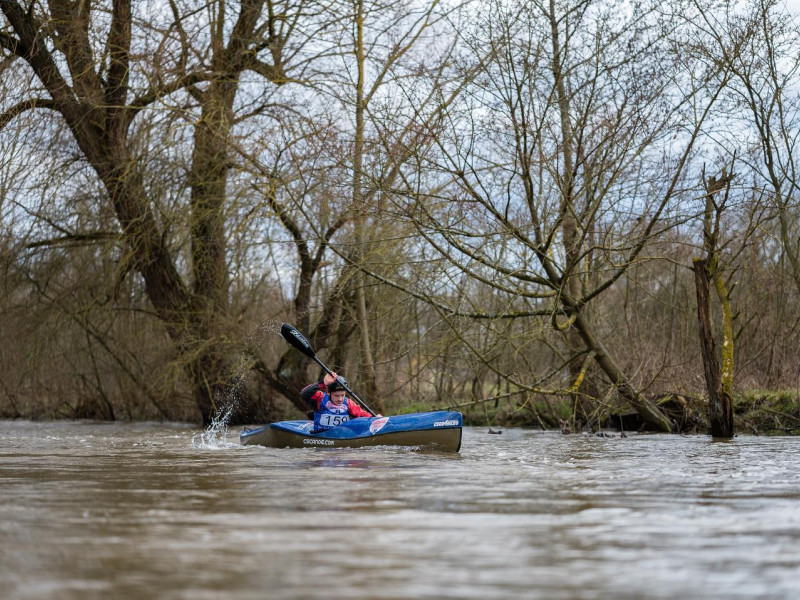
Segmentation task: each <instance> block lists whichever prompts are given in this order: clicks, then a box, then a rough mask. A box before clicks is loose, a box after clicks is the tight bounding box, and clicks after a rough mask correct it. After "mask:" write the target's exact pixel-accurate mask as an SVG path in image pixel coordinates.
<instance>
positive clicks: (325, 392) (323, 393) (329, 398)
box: [300, 373, 381, 432]
mask: <svg viewBox="0 0 800 600" xmlns="http://www.w3.org/2000/svg"><path fill="white" fill-rule="evenodd" d="M346 385H347V380H346V379H345V378H344V377H339V376H338V375H337V374H336V373H331V374H328V373H326V374H325V377H323V378H322V381H319V382H317V383H312V384H311V385H307V386H306V387H304V388H303V389H302V390H300V396H301V397H302V398H303V400H305V401H306V402H307V403H308V405H309V407H312V408H313V410H314V417H313V418H314V431H315V432H316V431H325V430H326V429H331V428H332V427H336V426H337V425H341V424H342V423H345V422H347V421H349V420H350V419H351V418H356V417H372V415H371V414H370V413H368V412H367V411H366V410H364V409H363V408H361V407H360V406H359V405H358V403H357V402H355V401H354V400H351V399H350V398H348V397H347V391H346V390H345V386H346ZM309 416H310V415H309ZM375 416H376V417H380V416H381V415H375Z"/></svg>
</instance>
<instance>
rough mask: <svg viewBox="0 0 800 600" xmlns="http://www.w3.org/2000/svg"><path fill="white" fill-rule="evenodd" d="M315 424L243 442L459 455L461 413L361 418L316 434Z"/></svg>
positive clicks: (254, 433)
mask: <svg viewBox="0 0 800 600" xmlns="http://www.w3.org/2000/svg"><path fill="white" fill-rule="evenodd" d="M313 425H314V424H313V422H312V421H281V422H279V423H271V424H270V425H266V426H264V427H259V428H258V429H245V430H244V431H243V432H242V434H241V436H240V441H241V443H242V444H243V445H245V446H250V445H253V444H257V445H261V446H270V447H273V448H315V447H316V448H358V447H361V446H384V445H387V446H420V447H430V448H435V449H437V450H443V451H449V452H458V451H459V449H460V448H461V432H462V427H463V418H462V416H461V413H459V412H453V411H436V412H427V413H413V414H410V415H396V416H391V417H371V418H358V419H352V420H350V421H347V422H346V423H344V424H342V425H339V426H338V427H334V428H333V429H328V430H327V431H322V432H319V433H312V428H313Z"/></svg>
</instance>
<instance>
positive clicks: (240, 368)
mask: <svg viewBox="0 0 800 600" xmlns="http://www.w3.org/2000/svg"><path fill="white" fill-rule="evenodd" d="M266 333H276V334H278V335H280V333H281V322H280V321H274V320H267V321H264V322H263V323H260V324H259V325H257V326H255V327H253V328H252V329H251V330H250V331H248V332H247V334H246V335H245V337H244V350H243V351H242V352H241V353H239V354H238V355H237V356H236V357H235V358H234V360H233V361H232V364H231V373H230V376H229V378H228V385H227V387H226V390H225V391H224V393H223V392H220V393H218V394H217V398H216V405H217V406H218V407H219V408H218V410H217V411H216V413H215V414H214V416H213V417H212V419H211V424H210V425H209V426H208V427H206V429H205V430H204V431H203V432H201V433H198V434H195V435H194V436H192V447H194V448H198V449H203V450H216V449H220V448H231V447H238V444H236V443H232V442H228V424H229V423H230V420H231V417H232V416H233V415H234V413H235V412H236V409H237V408H238V406H239V401H240V399H241V395H240V392H241V390H242V387H243V386H244V382H245V378H246V376H247V373H248V371H249V370H250V369H251V368H252V365H253V360H254V359H255V357H256V356H257V351H258V350H260V349H261V345H262V344H263V342H264V337H265V336H264V334H266Z"/></svg>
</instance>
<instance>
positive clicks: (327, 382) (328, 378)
mask: <svg viewBox="0 0 800 600" xmlns="http://www.w3.org/2000/svg"><path fill="white" fill-rule="evenodd" d="M337 377H339V375H337V374H336V373H330V374H328V373H325V377H323V378H322V383H324V384H325V387H328V386H329V385H330V384H332V383H333V382H334V381H336V378H337Z"/></svg>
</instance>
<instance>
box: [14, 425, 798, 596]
mask: <svg viewBox="0 0 800 600" xmlns="http://www.w3.org/2000/svg"><path fill="white" fill-rule="evenodd" d="M200 433H202V432H198V430H196V429H192V428H190V427H187V426H169V425H153V424H139V425H130V424H116V423H115V424H87V423H35V424H33V423H20V422H0V502H2V506H3V518H2V520H0V589H2V590H3V596H4V597H11V598H42V597H54V598H55V597H57V598H95V597H96V598H100V597H103V598H106V597H113V598H142V597H153V596H158V597H164V598H220V597H231V598H476V599H477V598H516V597H524V598H548V599H549V598H607V597H616V598H681V597H685V598H720V597H733V598H797V597H800V567H798V565H800V510H798V500H800V468H798V466H797V460H796V457H797V456H798V451H800V438H785V437H763V438H754V437H739V438H736V439H735V440H734V441H733V442H731V443H717V442H712V441H711V440H709V439H708V438H704V437H679V436H631V437H628V438H624V439H623V438H597V437H589V436H563V435H561V434H555V433H541V432H533V431H525V430H519V429H512V430H506V431H505V432H504V433H503V434H502V435H487V434H486V430H485V429H469V428H468V429H467V430H466V431H465V435H464V443H463V446H462V452H461V453H460V454H457V455H449V454H438V453H433V452H416V451H413V450H410V449H404V448H361V449H351V450H348V449H343V450H328V449H319V448H309V449H301V450H277V449H267V448H260V447H241V446H239V445H238V444H237V443H236V440H237V438H238V430H236V431H233V430H232V431H231V432H230V433H229V435H228V436H227V437H226V436H225V435H224V434H223V435H220V432H217V433H216V434H214V435H213V436H209V435H206V436H205V437H203V436H201V437H198V434H200Z"/></svg>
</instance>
